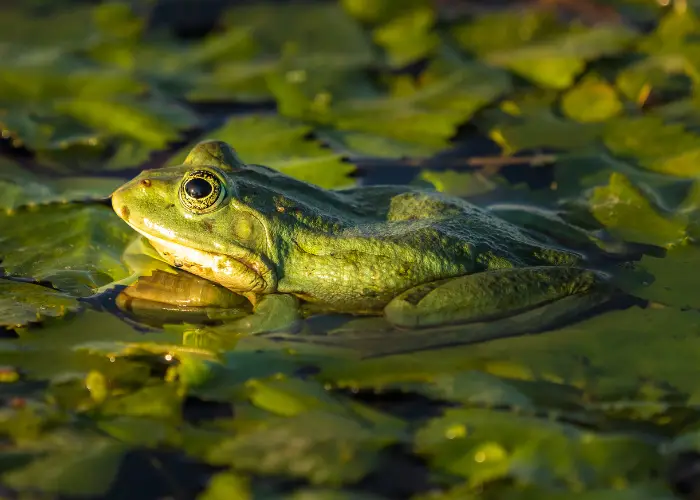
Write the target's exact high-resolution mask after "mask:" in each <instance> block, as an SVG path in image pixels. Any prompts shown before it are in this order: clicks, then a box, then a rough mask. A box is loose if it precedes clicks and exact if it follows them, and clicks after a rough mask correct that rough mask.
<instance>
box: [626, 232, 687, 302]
mask: <svg viewBox="0 0 700 500" xmlns="http://www.w3.org/2000/svg"><path fill="white" fill-rule="evenodd" d="M698 264H700V249H698V247H696V246H691V245H684V246H678V247H675V248H672V249H670V250H669V252H668V253H667V254H666V256H665V257H663V258H659V257H651V256H648V255H647V256H644V258H643V259H642V260H641V262H640V266H641V267H643V268H644V269H645V270H647V271H649V272H650V273H652V274H653V275H654V281H653V282H652V283H649V284H648V286H646V287H643V288H638V289H635V290H633V293H634V294H635V295H637V296H639V297H643V298H645V299H648V300H652V301H654V302H659V303H662V304H666V305H669V306H674V307H680V308H688V307H692V308H695V309H700V295H698V294H696V293H695V287H694V286H693V284H692V282H690V281H689V280H688V269H694V268H695V266H696V265H698Z"/></svg>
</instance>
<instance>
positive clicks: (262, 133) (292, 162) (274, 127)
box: [169, 115, 355, 188]
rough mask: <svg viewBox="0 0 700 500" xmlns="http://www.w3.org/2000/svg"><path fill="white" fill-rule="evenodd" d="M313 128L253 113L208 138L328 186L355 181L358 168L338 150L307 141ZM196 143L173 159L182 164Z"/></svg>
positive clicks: (245, 156) (249, 159)
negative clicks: (307, 136) (336, 151)
mask: <svg viewBox="0 0 700 500" xmlns="http://www.w3.org/2000/svg"><path fill="white" fill-rule="evenodd" d="M310 131H311V127H310V126H308V125H304V124H303V123H300V122H298V121H294V120H290V119H287V118H283V117H280V116H275V115H252V116H241V117H233V118H230V119H229V120H228V121H227V122H226V123H225V124H224V125H223V126H222V127H221V128H219V129H217V130H214V131H211V132H209V133H207V135H206V138H207V139H212V140H220V141H225V142H228V143H229V144H231V145H232V146H233V147H234V148H235V149H236V151H237V152H238V154H239V155H240V156H241V158H242V159H243V161H245V162H246V163H253V164H260V165H265V166H268V167H272V168H276V169H278V170H280V171H281V172H284V173H285V174H288V175H291V176H292V177H296V178H297V179H301V180H304V181H307V182H312V183H314V184H317V185H319V186H322V187H326V188H333V187H340V186H347V185H349V184H351V183H352V181H351V180H350V178H349V177H348V175H349V174H350V173H351V172H352V171H353V170H354V169H355V167H354V166H353V165H351V164H349V163H343V162H342V161H341V158H340V155H338V154H337V153H334V152H333V151H331V150H328V149H324V148H322V147H321V146H320V145H319V144H318V143H317V142H315V141H312V140H306V139H305V136H306V135H307V134H308V133H309V132H310ZM202 139H204V137H203V138H202ZM193 145H194V143H192V144H190V145H189V146H187V147H185V148H183V149H182V150H181V151H179V152H178V153H177V154H176V155H175V157H173V158H171V159H170V160H169V162H170V163H171V164H178V163H182V161H184V159H185V157H186V156H187V153H188V152H189V151H190V149H191V147H192V146H193Z"/></svg>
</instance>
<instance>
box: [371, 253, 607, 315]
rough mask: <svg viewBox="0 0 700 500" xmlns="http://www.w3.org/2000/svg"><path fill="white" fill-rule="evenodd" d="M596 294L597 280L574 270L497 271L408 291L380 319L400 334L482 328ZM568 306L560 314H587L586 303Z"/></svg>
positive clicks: (595, 275) (600, 278)
mask: <svg viewBox="0 0 700 500" xmlns="http://www.w3.org/2000/svg"><path fill="white" fill-rule="evenodd" d="M599 288H600V289H606V288H607V285H606V283H605V280H604V278H603V276H602V275H600V274H598V273H596V272H594V271H590V270H586V269H581V268H576V267H547V266H542V267H525V268H507V269H497V270H492V271H485V272H480V273H475V274H470V275H466V276H460V277H457V278H449V279H445V280H440V281H434V282H430V283H425V284H423V285H419V286H417V287H414V288H411V289H409V290H407V291H405V292H403V293H402V294H400V295H399V296H397V297H396V298H394V299H393V300H392V301H391V302H389V304H387V306H386V307H385V309H384V314H385V316H386V319H387V320H388V321H389V322H390V323H393V324H394V325H396V326H399V327H406V328H421V327H430V326H438V325H445V324H451V323H471V322H483V321H491V320H495V319H500V318H506V317H512V316H516V315H518V314H521V313H523V312H526V311H530V310H533V309H536V308H540V307H543V306H547V305H549V304H552V303H554V302H558V301H561V300H562V299H565V298H567V297H572V296H573V297H576V296H585V295H587V294H589V293H591V292H593V291H595V290H597V289H599ZM568 302H570V303H571V306H570V307H567V308H564V309H566V311H562V312H563V313H567V314H568V313H570V312H571V311H570V309H572V308H573V309H576V308H577V307H580V304H588V305H587V306H585V307H586V308H590V303H591V301H581V302H580V303H579V302H578V301H576V300H569V301H568ZM559 309H562V308H559ZM581 312H583V311H581ZM542 326H543V327H546V326H547V325H542Z"/></svg>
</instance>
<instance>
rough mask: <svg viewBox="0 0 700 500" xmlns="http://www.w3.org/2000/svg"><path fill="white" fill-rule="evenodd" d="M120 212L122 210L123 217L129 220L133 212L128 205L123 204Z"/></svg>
mask: <svg viewBox="0 0 700 500" xmlns="http://www.w3.org/2000/svg"><path fill="white" fill-rule="evenodd" d="M120 212H121V216H122V219H124V220H125V221H127V222H128V221H129V215H130V214H131V212H130V211H129V207H127V206H126V205H122V208H121V210H120Z"/></svg>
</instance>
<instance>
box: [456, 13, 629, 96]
mask: <svg viewBox="0 0 700 500" xmlns="http://www.w3.org/2000/svg"><path fill="white" fill-rule="evenodd" d="M453 33H454V35H455V37H456V38H457V40H458V41H459V43H460V45H461V46H462V47H464V48H465V49H467V50H470V51H472V52H474V53H476V54H477V55H479V56H480V57H481V58H483V59H484V60H485V61H487V62H489V63H492V64H495V65H498V66H502V67H506V68H508V69H510V70H512V71H514V72H515V73H518V74H519V75H521V76H524V77H525V78H528V79H530V80H532V81H533V82H535V83H537V84H539V85H541V86H544V87H549V88H554V89H566V88H568V87H570V86H571V85H572V84H573V83H574V79H575V78H576V76H577V75H578V74H580V73H581V72H582V71H583V70H584V68H585V66H586V63H587V62H588V61H591V60H595V59H598V58H600V57H603V56H610V55H614V54H617V53H620V52H622V51H623V50H624V49H625V48H626V47H627V46H629V45H630V43H631V42H632V41H633V40H634V39H635V37H636V33H635V32H634V31H632V30H630V29H629V28H626V27H624V26H622V25H619V26H612V25H611V26H608V25H599V26H595V27H592V28H588V29H583V28H579V27H575V28H572V29H569V30H567V29H565V28H564V27H563V26H561V25H560V24H558V23H557V21H556V20H555V19H554V17H553V15H552V14H551V13H547V12H545V11H543V10H541V11H538V10H535V9H532V10H529V11H526V13H525V14H523V13H521V12H516V11H510V12H504V13H497V14H490V15H484V16H481V17H480V18H479V19H478V20H476V21H474V22H472V23H466V24H463V25H459V26H457V27H456V28H454V30H453Z"/></svg>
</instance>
